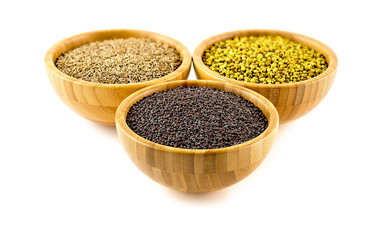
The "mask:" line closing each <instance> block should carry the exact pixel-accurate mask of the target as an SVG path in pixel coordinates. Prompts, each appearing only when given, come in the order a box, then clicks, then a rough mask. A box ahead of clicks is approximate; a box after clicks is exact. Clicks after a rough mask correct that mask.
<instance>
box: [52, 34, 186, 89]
mask: <svg viewBox="0 0 383 240" xmlns="http://www.w3.org/2000/svg"><path fill="white" fill-rule="evenodd" d="M122 32H129V33H132V34H133V35H136V34H137V35H140V36H138V38H148V39H151V40H154V41H159V42H162V43H165V44H168V45H169V46H171V47H173V48H175V49H176V50H177V52H178V53H179V54H180V56H181V61H182V63H181V65H180V66H179V67H178V68H177V69H176V70H174V71H173V72H171V73H169V74H167V75H165V76H163V77H161V78H156V79H153V80H149V81H145V82H137V83H120V84H106V83H96V82H88V81H85V80H81V79H78V78H75V77H72V76H69V75H67V74H65V73H63V72H62V71H60V70H59V69H58V68H57V67H56V65H55V63H54V61H55V60H56V59H57V58H54V55H56V54H57V51H58V49H60V46H63V45H65V44H66V43H68V42H71V41H74V40H75V39H84V40H83V41H86V40H87V39H89V38H91V37H94V36H100V35H108V34H110V35H113V34H118V33H122ZM152 36H154V37H152ZM132 37H134V36H132ZM156 37H157V38H160V39H161V40H158V39H156ZM115 38H118V37H111V38H110V39H115ZM121 38H122V37H121ZM107 39H108V38H106V39H105V40H107ZM95 41H97V40H91V41H89V42H95ZM79 46H81V44H80V45H79ZM62 53H63V52H61V53H60V54H62ZM191 63H192V58H191V53H190V51H189V50H188V49H187V48H186V47H185V45H183V44H182V43H181V42H179V41H178V40H176V39H174V38H171V37H169V36H166V35H163V34H160V33H156V32H150V31H146V30H140V29H102V30H94V31H88V32H82V33H78V34H76V35H73V36H70V37H67V38H65V39H62V40H60V41H58V42H56V43H55V44H54V45H52V46H51V47H50V48H49V49H48V51H47V52H46V54H45V65H46V67H47V69H49V70H50V71H51V72H53V73H54V74H56V75H58V76H60V77H61V78H63V79H65V80H67V81H70V82H73V83H78V84H83V85H88V86H93V87H105V88H124V87H127V86H134V87H140V88H143V87H146V86H150V85H152V84H156V83H160V82H163V81H167V80H169V79H174V78H175V77H177V76H179V75H181V74H183V73H184V72H185V71H187V70H188V69H189V68H190V66H191Z"/></svg>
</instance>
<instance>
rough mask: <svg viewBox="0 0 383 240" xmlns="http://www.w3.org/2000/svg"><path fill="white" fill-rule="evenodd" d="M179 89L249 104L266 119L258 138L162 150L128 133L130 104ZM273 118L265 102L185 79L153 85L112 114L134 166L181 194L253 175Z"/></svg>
mask: <svg viewBox="0 0 383 240" xmlns="http://www.w3.org/2000/svg"><path fill="white" fill-rule="evenodd" d="M179 86H185V87H186V86H187V87H190V86H199V87H209V88H216V89H220V90H224V91H228V92H233V93H235V94H237V95H240V96H242V97H243V98H245V99H247V100H249V101H251V102H253V103H254V104H255V105H256V106H257V107H259V108H260V109H261V110H262V112H263V114H264V115H265V116H266V118H267V120H268V123H269V125H268V127H267V129H266V130H265V131H264V132H263V133H262V134H261V135H259V136H258V137H256V138H254V139H252V140H250V141H247V142H244V143H241V144H238V145H234V146H231V147H227V148H218V149H207V150H206V149H205V150H197V149H196V150H194V149H182V148H174V147H169V146H164V145H161V144H157V143H154V142H152V141H149V140H147V139H144V138H142V137H140V136H138V135H137V134H136V133H134V132H133V131H132V130H131V129H130V128H129V127H128V125H127V123H126V116H127V113H128V112H129V109H130V108H131V107H132V105H133V104H134V103H136V102H137V101H139V100H141V99H143V98H144V97H146V96H148V95H151V94H153V93H155V92H159V91H164V90H166V89H171V88H176V87H179ZM278 124H279V119H278V113H277V111H276V109H275V107H274V106H273V104H272V103H270V102H269V101H268V100H267V99H266V98H264V97H263V96H261V95H260V94H258V93H256V92H254V91H251V90H249V89H247V88H244V87H241V86H238V85H235V84H230V83H228V82H219V81H206V80H186V81H172V82H167V83H161V84H156V85H153V86H150V87H148V88H145V89H142V90H140V91H137V92H135V93H133V94H132V95H130V96H129V97H128V98H126V99H125V100H124V101H123V102H122V103H121V105H120V106H119V107H118V109H117V112H116V128H117V132H118V135H119V138H120V141H121V143H122V145H123V147H124V148H125V150H126V152H127V154H128V156H129V157H130V159H131V160H132V161H133V162H134V163H135V165H136V166H137V167H138V168H139V169H140V170H141V171H142V172H144V173H145V174H146V175H147V176H149V177H150V178H151V179H153V180H154V181H156V182H158V183H160V184H162V185H164V186H166V187H169V188H172V189H175V190H178V191H182V192H209V191H215V190H218V189H222V188H225V187H228V186H230V185H232V184H234V183H237V182H239V181H240V180H242V179H243V178H245V177H246V176H248V175H249V174H250V173H251V172H253V171H254V170H255V169H256V168H257V167H258V166H259V165H260V164H261V162H262V161H263V159H264V158H265V157H266V155H267V153H268V152H269V150H270V148H271V145H272V144H273V141H274V138H275V135H276V133H277V130H278Z"/></svg>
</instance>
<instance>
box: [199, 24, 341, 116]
mask: <svg viewBox="0 0 383 240" xmlns="http://www.w3.org/2000/svg"><path fill="white" fill-rule="evenodd" d="M259 35H271V36H282V37H285V38H289V39H291V40H293V41H295V42H298V43H301V44H304V45H306V46H308V47H310V48H313V49H315V50H316V51H318V52H320V53H322V54H323V55H324V56H325V58H326V61H327V63H328V65H329V66H328V68H327V69H326V70H325V71H324V72H323V73H321V74H320V75H318V76H316V77H314V78H311V79H307V80H305V81H301V82H296V83H287V84H279V85H276V84H259V83H248V82H243V81H238V80H235V79H231V78H227V77H224V76H222V75H220V74H219V73H217V72H215V71H213V70H211V69H209V68H208V67H207V66H206V65H205V64H204V63H203V61H202V55H203V54H204V52H205V50H207V49H208V48H210V46H212V45H213V44H214V43H216V42H219V41H223V40H227V39H230V38H233V37H235V36H259ZM193 65H194V69H195V72H196V75H197V78H198V79H212V80H220V81H225V82H230V83H233V84H237V85H240V86H243V87H247V88H249V89H251V90H254V91H256V92H258V93H260V94H262V95H263V96H264V97H266V98H267V99H269V100H270V101H271V102H272V103H273V104H274V106H275V107H276V108H277V111H278V114H279V121H280V123H286V122H289V121H292V120H295V119H297V118H299V117H301V116H303V115H305V114H306V113H308V112H310V111H311V110H312V109H314V108H315V107H316V106H317V105H318V104H319V103H320V102H321V101H322V100H323V98H324V97H325V96H326V94H327V93H328V91H329V90H330V88H331V86H332V84H333V82H334V79H335V74H336V70H337V66H338V59H337V57H336V55H335V53H334V52H333V51H332V50H331V49H330V48H329V47H328V46H326V45H325V44H323V43H321V42H319V41H317V40H315V39H312V38H310V37H307V36H304V35H301V34H297V33H291V32H285V31H279V30H264V29H254V30H238V31H232V32H226V33H222V34H219V35H216V36H213V37H210V38H208V39H206V40H204V41H203V42H201V43H200V44H199V45H198V46H197V47H196V49H195V51H194V53H193Z"/></svg>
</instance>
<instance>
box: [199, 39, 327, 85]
mask: <svg viewBox="0 0 383 240" xmlns="http://www.w3.org/2000/svg"><path fill="white" fill-rule="evenodd" d="M202 61H203V62H204V64H205V65H206V66H208V67H209V68H210V69H211V70H213V71H215V72H217V73H219V74H220V75H222V76H224V77H228V78H232V79H235V80H238V81H245V82H249V83H262V84H284V83H293V82H299V81H304V80H307V79H310V78H313V77H315V76H318V75H319V74H321V73H322V72H324V71H325V70H326V69H327V67H328V64H327V62H326V59H325V57H324V55H323V54H322V53H319V52H317V51H316V50H314V49H312V48H309V47H308V46H305V45H303V44H300V43H297V42H295V41H293V40H290V39H288V38H284V37H281V36H243V37H234V38H232V39H228V40H225V41H220V42H217V43H215V44H213V45H212V46H211V47H210V48H209V49H207V50H206V51H205V52H204V54H203V56H202Z"/></svg>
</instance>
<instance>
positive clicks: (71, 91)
mask: <svg viewBox="0 0 383 240" xmlns="http://www.w3.org/2000/svg"><path fill="white" fill-rule="evenodd" d="M129 37H136V38H149V39H152V40H155V41H160V42H162V43H166V44H168V45H169V46H172V47H174V48H176V49H177V51H178V52H179V53H180V55H181V58H182V64H181V66H180V67H179V68H178V69H177V70H176V71H174V72H172V73H170V74H168V75H166V76H164V77H162V78H158V79H155V80H151V81H148V82H142V83H129V84H100V83H91V82H87V81H83V80H79V79H76V78H73V77H70V76H68V75H66V74H64V73H62V72H61V71H60V70H58V69H57V68H56V66H55V64H54V63H55V61H56V59H57V58H58V57H59V56H60V55H61V54H62V53H64V52H66V51H69V50H71V49H73V48H76V47H79V46H81V45H83V44H86V43H90V42H95V41H103V40H108V39H115V38H129ZM45 65H46V69H47V73H48V78H49V80H50V83H51V85H52V87H53V89H54V90H55V92H56V94H57V95H58V96H59V97H60V98H61V100H62V101H63V102H64V103H65V104H66V105H68V107H70V108H71V109H72V110H73V111H75V112H76V113H78V114H79V115H80V116H82V117H84V118H86V119H89V120H92V121H95V122H98V123H102V124H106V125H114V124H115V121H114V118H115V112H116V110H117V107H118V105H119V104H120V103H121V101H122V100H124V99H125V98H126V97H127V96H129V95H130V94H132V93H134V92H135V91H137V90H140V89H142V88H145V87H148V86H151V85H153V84H156V83H161V82H167V81H172V80H183V79H187V78H188V76H189V72H190V67H191V54H190V52H189V51H188V49H187V48H186V47H185V46H184V45H183V44H181V43H180V42H178V41H177V40H175V39H172V38H170V37H167V36H164V35H162V34H158V33H153V32H147V31H142V30H131V29H115V30H100V31H93V32H86V33H81V34H78V35H75V36H72V37H69V38H67V39H64V40H62V41H60V42H58V43H56V44H55V45H54V46H52V47H51V48H50V49H49V50H48V52H47V53H46V55H45Z"/></svg>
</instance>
